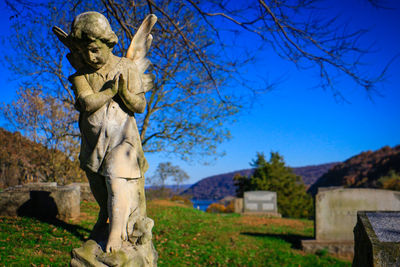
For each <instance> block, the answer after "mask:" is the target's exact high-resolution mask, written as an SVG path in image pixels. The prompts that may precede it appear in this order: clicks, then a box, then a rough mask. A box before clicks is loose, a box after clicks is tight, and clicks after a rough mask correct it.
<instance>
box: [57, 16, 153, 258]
mask: <svg viewBox="0 0 400 267" xmlns="http://www.w3.org/2000/svg"><path fill="white" fill-rule="evenodd" d="M156 21H157V17H156V16H155V15H153V14H150V15H148V16H147V17H146V18H145V19H144V21H143V23H142V25H141V26H140V27H139V28H138V30H137V32H136V34H135V36H134V38H133V39H132V42H131V45H130V46H129V48H128V51H127V54H126V57H122V58H121V57H118V56H116V55H114V54H113V52H112V51H113V47H114V46H115V45H116V44H117V42H118V37H117V36H116V34H115V33H114V31H113V30H112V28H111V25H110V23H109V21H108V20H107V18H106V17H105V16H104V15H103V14H101V13H99V12H95V11H88V12H84V13H81V14H79V15H77V16H76V17H75V18H74V20H73V22H72V25H71V32H70V33H69V34H67V33H65V32H64V31H63V30H61V29H60V28H58V27H53V32H54V33H55V34H56V36H57V37H58V38H59V40H60V41H61V42H62V43H63V44H64V45H66V46H67V47H68V48H69V49H70V53H69V54H68V55H67V58H68V60H69V61H70V63H71V65H72V66H73V67H74V68H75V69H76V71H77V72H76V73H75V74H73V75H71V76H70V78H69V81H70V82H71V84H72V87H73V88H74V91H75V96H76V99H75V100H76V107H77V109H78V111H79V113H80V117H79V129H80V132H81V149H80V154H79V160H80V164H81V167H82V169H84V170H85V172H86V176H87V178H88V180H89V183H90V188H91V191H92V192H93V195H94V196H96V201H97V203H98V204H99V208H100V211H99V215H98V218H97V222H96V223H95V225H94V227H93V230H92V232H91V234H90V238H91V239H93V240H95V241H96V242H97V243H96V242H94V241H93V242H92V241H90V242H87V243H85V244H84V245H83V247H81V248H78V249H75V250H74V252H73V259H72V261H71V265H73V266H104V265H107V266H155V265H156V257H155V255H156V253H155V250H154V247H153V246H152V243H151V238H152V234H151V228H152V227H153V225H154V222H153V221H152V220H151V219H149V218H147V217H146V200H145V193H144V174H145V172H146V171H147V169H148V164H147V161H146V159H145V157H144V152H143V149H142V141H141V140H140V134H139V131H138V127H137V124H136V120H135V116H134V114H135V113H143V112H144V110H145V107H146V97H145V93H146V92H147V91H149V90H150V89H152V88H153V86H154V83H153V82H154V75H152V74H149V73H145V72H146V69H147V68H148V67H149V65H150V60H149V59H147V58H146V54H147V52H148V50H149V48H150V45H151V42H152V40H153V37H152V35H151V34H150V32H151V29H152V28H153V26H154V24H155V23H156ZM107 221H109V225H108V226H109V227H108V230H107ZM106 235H107V236H106ZM105 236H106V237H105ZM127 240H129V242H127ZM97 244H99V245H97ZM102 244H103V245H104V244H105V246H103V245H102ZM100 246H103V247H100ZM103 249H104V251H105V252H106V253H103Z"/></svg>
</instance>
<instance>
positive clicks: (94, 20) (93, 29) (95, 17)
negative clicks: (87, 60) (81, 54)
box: [69, 11, 118, 47]
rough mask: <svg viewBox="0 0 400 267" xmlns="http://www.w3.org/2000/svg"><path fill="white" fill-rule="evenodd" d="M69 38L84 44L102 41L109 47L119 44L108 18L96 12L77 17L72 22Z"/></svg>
mask: <svg viewBox="0 0 400 267" xmlns="http://www.w3.org/2000/svg"><path fill="white" fill-rule="evenodd" d="M69 37H70V38H72V39H73V40H76V41H84V42H92V41H94V40H101V41H102V42H103V43H105V44H107V45H108V46H109V47H114V46H115V45H116V44H117V43H118V37H117V35H115V33H114V32H113V30H112V29H111V26H110V23H109V22H108V20H107V18H106V17H105V16H104V15H102V14H100V13H98V12H95V11H89V12H84V13H82V14H79V15H78V16H76V18H75V19H74V21H73V22H72V25H71V33H70V35H69Z"/></svg>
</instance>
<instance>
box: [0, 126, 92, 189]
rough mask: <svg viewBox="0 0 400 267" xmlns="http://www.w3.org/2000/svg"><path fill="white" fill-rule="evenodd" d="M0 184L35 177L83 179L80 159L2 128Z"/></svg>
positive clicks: (69, 179)
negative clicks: (72, 158) (72, 157)
mask: <svg viewBox="0 0 400 267" xmlns="http://www.w3.org/2000/svg"><path fill="white" fill-rule="evenodd" d="M0 147H1V149H0V188H5V187H9V186H15V185H19V184H24V183H28V182H35V181H57V182H58V183H61V184H62V183H67V182H73V181H82V180H83V179H85V175H84V173H83V171H82V170H80V168H79V164H78V162H72V161H71V160H70V159H69V158H68V157H67V156H66V155H65V154H64V153H62V152H60V151H57V150H49V149H47V148H46V147H44V146H43V145H41V144H38V143H35V142H33V141H31V140H29V139H28V138H26V137H24V136H22V135H21V134H20V133H19V132H14V133H12V132H9V131H7V130H5V129H3V128H0Z"/></svg>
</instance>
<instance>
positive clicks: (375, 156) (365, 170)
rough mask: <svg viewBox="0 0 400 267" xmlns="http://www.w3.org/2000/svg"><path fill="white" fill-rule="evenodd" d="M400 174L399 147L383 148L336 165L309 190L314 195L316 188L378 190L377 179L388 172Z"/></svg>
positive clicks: (363, 153)
mask: <svg viewBox="0 0 400 267" xmlns="http://www.w3.org/2000/svg"><path fill="white" fill-rule="evenodd" d="M391 170H392V171H395V172H396V173H400V145H398V146H396V147H393V148H391V147H389V146H385V147H383V148H381V149H379V150H377V151H374V152H373V151H366V152H362V153H360V154H358V155H356V156H353V157H351V158H349V159H348V160H346V161H344V162H343V163H340V164H337V165H336V166H334V167H333V168H332V169H331V170H330V171H328V172H327V173H325V174H324V175H323V176H322V177H321V178H319V179H318V180H317V181H316V182H315V183H314V184H313V185H312V186H311V187H310V188H309V190H308V191H309V193H311V194H313V195H315V194H316V193H317V190H318V187H329V186H344V187H358V188H359V187H361V188H380V184H379V183H378V179H379V178H380V177H382V176H386V175H388V173H389V171H391Z"/></svg>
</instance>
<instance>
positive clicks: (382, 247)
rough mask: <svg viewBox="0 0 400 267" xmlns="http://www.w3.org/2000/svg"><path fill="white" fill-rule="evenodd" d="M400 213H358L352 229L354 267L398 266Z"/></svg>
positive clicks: (399, 261)
mask: <svg viewBox="0 0 400 267" xmlns="http://www.w3.org/2000/svg"><path fill="white" fill-rule="evenodd" d="M399 221H400V212H398V211H376V212H368V211H359V212H358V213H357V224H356V227H355V228H354V239H355V246H354V260H353V266H354V267H368V266H399V264H400V224H399Z"/></svg>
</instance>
